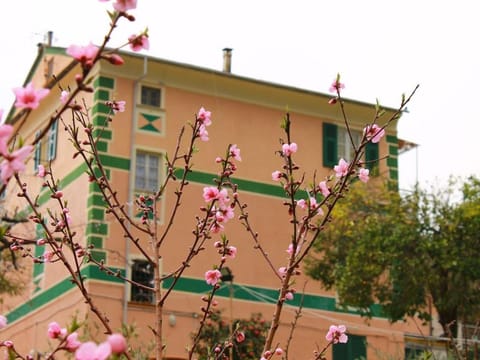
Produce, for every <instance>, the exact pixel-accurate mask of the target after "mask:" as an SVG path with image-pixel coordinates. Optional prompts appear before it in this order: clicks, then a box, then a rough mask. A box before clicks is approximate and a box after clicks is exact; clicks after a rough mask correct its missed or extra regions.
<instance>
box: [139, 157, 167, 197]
mask: <svg viewBox="0 0 480 360" xmlns="http://www.w3.org/2000/svg"><path fill="white" fill-rule="evenodd" d="M139 154H143V155H146V162H145V172H146V174H145V187H143V188H142V187H139V186H138V183H137V174H138V170H139V169H138V164H139V161H138V160H139V158H138V155H139ZM150 157H156V158H157V159H158V162H157V179H156V180H157V184H156V185H157V186H156V188H154V189H149V188H148V182H149V174H150V171H151V168H150V166H149V160H148V159H149V158H150ZM162 160H163V154H162V153H157V152H153V151H148V150H144V149H136V150H135V169H134V172H133V188H134V191H135V193H137V194H138V193H142V194H151V193H154V192H155V191H157V190H158V188H159V187H160V184H161V180H162V178H163V175H164V173H163V168H162Z"/></svg>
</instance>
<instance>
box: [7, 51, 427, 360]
mask: <svg viewBox="0 0 480 360" xmlns="http://www.w3.org/2000/svg"><path fill="white" fill-rule="evenodd" d="M226 52H227V57H226V59H227V60H228V59H229V57H228V50H226ZM122 57H123V58H124V60H125V64H124V65H123V66H120V67H118V66H114V65H111V64H109V63H108V62H101V64H98V65H97V66H96V67H95V68H94V71H93V77H92V81H91V85H92V87H93V91H92V92H91V93H83V94H82V104H85V105H86V107H88V108H89V109H90V114H91V121H92V123H93V124H94V125H95V126H96V130H95V134H96V135H98V143H97V145H98V149H99V150H100V152H101V159H102V160H103V162H104V165H105V167H106V169H107V173H108V176H109V178H110V180H111V181H112V183H113V184H114V186H115V188H116V189H117V190H118V196H119V201H120V202H121V203H122V204H126V205H125V206H126V207H127V208H128V211H129V213H130V214H131V215H133V216H135V215H136V214H135V211H136V209H135V207H134V205H133V203H134V198H135V195H136V194H139V193H145V192H148V191H150V190H151V189H152V188H154V187H157V186H158V184H159V183H160V182H161V179H162V177H164V176H165V171H166V170H165V168H164V166H163V164H164V162H165V156H166V153H167V152H168V153H169V154H170V153H172V151H173V150H174V148H175V145H176V142H177V136H178V131H179V128H180V127H181V126H182V125H183V124H184V123H185V122H186V121H188V120H192V119H194V116H195V115H194V114H195V113H196V112H197V111H198V109H199V108H200V107H201V106H203V107H205V108H207V109H208V110H210V111H212V114H213V117H212V119H213V122H214V124H213V125H212V126H211V127H209V135H210V141H209V142H206V143H201V144H199V152H198V154H196V155H195V161H194V163H195V170H194V172H193V173H191V174H190V177H189V180H190V185H189V186H188V187H187V188H186V189H185V198H184V200H183V201H182V202H183V207H182V210H181V217H180V218H178V219H177V221H176V224H177V226H175V228H174V230H173V233H172V234H171V235H170V237H169V240H168V241H166V242H165V244H164V246H163V248H162V254H163V256H162V259H161V267H162V269H163V272H164V273H169V272H171V271H173V270H174V269H175V268H176V266H178V264H179V263H181V261H182V259H183V258H184V256H185V253H184V252H183V251H182V250H183V249H187V248H188V246H189V244H190V241H191V233H192V230H193V228H194V225H195V223H194V219H195V215H197V214H198V213H199V211H200V210H199V209H200V207H201V206H202V205H203V204H204V203H203V199H202V189H203V187H204V186H205V185H206V184H208V185H211V184H212V179H213V178H214V177H215V176H216V174H217V172H218V171H219V169H218V164H216V163H215V158H216V157H217V156H222V155H223V154H224V153H225V151H226V149H227V145H228V144H237V145H238V147H239V148H240V149H241V151H242V158H243V161H242V162H241V163H239V166H238V171H237V173H236V179H237V180H238V185H239V193H240V194H241V197H242V199H243V201H244V202H246V203H247V204H249V208H248V209H249V214H250V217H251V219H252V221H253V223H254V227H255V231H256V232H258V234H259V236H260V241H262V244H263V246H264V247H265V249H266V251H267V252H268V253H269V254H270V259H271V261H272V263H273V264H275V265H278V266H282V264H283V263H284V262H285V258H286V255H285V249H286V248H287V246H288V244H289V242H290V238H289V235H288V234H289V227H288V217H287V213H286V211H285V208H284V206H282V198H283V196H284V193H283V191H282V189H281V187H279V186H278V184H277V183H274V182H273V181H272V178H271V174H272V171H274V170H276V169H278V167H280V166H281V162H280V159H279V158H278V156H276V155H275V151H276V150H278V149H279V147H280V146H279V138H281V137H283V136H284V134H283V133H282V131H281V129H280V126H279V125H280V122H281V119H282V118H283V116H284V114H285V111H286V109H288V111H289V113H290V115H291V119H292V123H293V125H292V126H293V137H294V140H295V141H296V142H298V144H299V147H300V149H301V151H299V152H298V153H297V154H296V155H297V156H296V159H297V161H298V164H300V165H301V166H302V170H304V171H305V173H306V174H307V176H311V175H312V174H313V171H314V170H315V169H317V175H316V176H317V178H318V179H320V178H323V177H325V176H327V175H328V174H330V173H331V168H332V167H333V165H335V164H336V163H337V161H338V159H339V158H340V157H343V158H345V159H346V160H347V161H348V160H349V157H350V156H351V146H350V143H349V141H348V134H347V132H346V130H345V127H344V125H343V119H342V117H341V113H340V110H339V109H338V107H336V106H330V105H328V100H329V99H330V96H329V95H325V94H321V93H316V92H312V91H307V90H302V89H298V88H293V87H289V86H284V85H278V84H274V83H268V82H263V81H258V80H254V79H249V78H244V77H240V76H236V75H234V74H232V73H231V72H230V71H229V66H228V61H226V66H225V68H224V71H216V70H211V69H204V68H199V67H195V66H191V65H186V64H180V63H175V62H171V61H166V60H162V59H158V58H153V57H148V56H142V55H137V54H129V53H125V54H122ZM78 72H79V66H78V65H76V64H75V62H72V59H71V58H70V57H68V56H66V55H65V49H63V48H57V47H51V46H41V47H40V49H39V54H38V57H37V59H36V60H35V62H34V64H33V66H32V69H31V71H30V73H29V74H28V76H27V80H26V82H29V81H33V83H34V84H35V85H36V87H40V86H44V84H45V83H47V84H51V85H52V84H54V85H53V87H52V91H51V93H50V95H49V96H48V97H47V98H46V99H44V101H43V102H42V104H41V106H40V107H39V108H38V109H37V110H35V111H34V112H32V114H31V116H30V117H29V118H28V119H27V121H25V122H24V124H23V125H22V128H21V131H20V132H21V134H22V136H23V137H24V138H25V139H26V140H27V141H33V139H35V136H38V134H39V131H41V129H42V126H43V127H44V126H45V124H46V123H47V122H48V120H49V119H50V114H52V112H54V111H55V109H57V108H58V107H59V96H60V88H59V87H58V85H61V87H62V88H64V89H65V88H68V87H72V88H73V87H75V74H77V73H78ZM53 75H55V78H54V77H53ZM109 100H125V101H126V104H127V110H126V111H125V112H121V113H117V114H116V115H115V116H114V117H113V120H112V121H109V116H110V111H111V110H110V108H109V107H108V106H106V105H105V102H106V101H109ZM83 101H84V102H83ZM347 106H348V109H349V113H350V114H352V116H351V119H350V120H351V127H352V129H353V132H352V134H353V136H354V137H359V136H360V135H361V131H362V129H363V127H364V124H365V123H367V122H368V121H369V120H370V119H371V116H372V114H373V111H374V110H373V109H374V107H373V106H372V105H370V104H366V103H361V102H357V101H351V100H348V101H347ZM392 111H393V110H392V109H387V112H388V113H390V114H391V113H392ZM68 116H70V115H69V114H65V115H64V119H65V122H67V121H69V120H67V117H68ZM9 121H10V122H11V123H13V124H14V125H15V126H19V124H20V123H21V122H22V120H21V116H19V115H18V114H14V113H12V114H10V120H9ZM64 127H65V124H64V123H62V122H60V123H57V124H56V126H54V127H52V129H51V130H50V132H49V134H48V136H47V137H46V138H44V139H42V141H41V142H39V143H38V144H37V146H36V149H35V155H34V156H33V157H32V159H31V160H30V162H29V163H28V165H27V171H26V173H25V176H26V179H27V180H29V191H32V192H33V193H34V194H37V193H38V194H39V198H38V203H39V205H40V209H42V211H44V212H46V209H47V208H49V207H50V206H52V205H51V203H50V200H51V197H50V193H49V192H48V191H47V190H46V189H44V188H42V186H41V185H42V180H41V179H39V178H38V177H36V176H35V174H36V167H37V166H38V164H40V163H42V164H48V163H49V162H51V163H52V167H53V168H54V169H55V176H56V178H58V179H59V180H60V188H61V189H62V191H63V193H64V198H65V199H69V203H68V206H69V210H70V214H71V216H72V219H73V222H72V227H73V229H74V230H75V231H76V239H77V240H76V241H78V242H79V243H81V244H88V245H91V246H92V247H93V250H92V254H93V255H94V256H95V258H96V259H99V260H103V261H104V263H105V265H106V266H108V267H109V268H110V269H112V270H113V271H114V272H118V273H119V274H121V275H122V276H127V277H128V278H131V279H134V280H136V281H139V282H142V283H149V282H151V280H152V279H151V273H150V270H149V266H148V264H147V263H146V262H145V261H144V260H142V257H141V254H140V252H139V251H138V250H137V249H136V248H135V247H134V246H133V245H132V244H130V243H129V242H126V241H125V239H124V235H123V231H122V229H121V228H120V227H119V226H118V225H117V224H116V223H115V222H114V221H113V220H112V218H111V215H109V214H106V213H105V206H104V200H103V198H102V196H101V193H100V189H99V188H98V187H97V186H95V185H94V184H91V183H89V181H88V176H87V175H86V173H85V172H86V166H85V164H84V163H83V162H82V161H81V159H80V157H73V154H74V150H73V148H72V146H71V144H70V142H69V139H68V136H67V133H66V132H65V131H64ZM380 154H381V155H389V157H388V159H386V160H382V161H380V163H379V165H378V171H379V173H380V174H382V175H384V176H387V177H389V178H391V179H397V177H398V169H397V154H398V139H397V136H396V124H392V126H391V127H389V128H388V130H387V136H386V137H385V138H384V139H383V140H382V141H381V142H380V143H379V144H378V145H376V146H372V147H370V148H369V149H368V151H367V153H366V157H367V160H368V158H369V159H377V158H379V155H380ZM15 193H16V191H15V190H14V189H13V186H12V184H10V185H9V187H8V188H7V192H6V200H5V201H4V204H3V206H4V208H5V209H7V210H12V209H13V207H15V206H19V202H18V201H19V200H18V199H17V198H16V197H15V196H14V194H15ZM161 201H162V203H161V206H160V209H161V211H160V212H161V213H160V218H161V221H160V225H161V226H166V222H165V219H167V217H168V215H169V209H171V206H172V204H173V203H174V201H175V195H174V191H173V190H172V191H169V192H167V194H166V195H165V196H164V197H163V198H162V200H161ZM22 206H23V207H22ZM20 209H22V211H24V214H25V215H28V210H27V209H26V207H25V205H21V207H20ZM53 209H54V208H52V211H55V210H53ZM15 231H17V232H18V233H20V234H24V235H25V236H26V237H28V236H30V237H31V236H32V235H31V234H34V233H35V232H36V236H35V237H36V238H39V237H41V236H42V231H41V229H40V227H38V226H37V227H36V228H35V227H34V226H33V225H32V224H31V223H28V224H19V225H17V226H16V228H15ZM227 234H228V237H229V239H231V241H232V244H234V245H235V246H236V247H237V248H238V257H237V258H236V259H235V261H232V262H229V263H228V267H229V268H230V270H231V271H232V273H233V275H234V278H233V281H232V282H231V283H227V282H225V283H224V285H223V286H222V289H221V290H220V291H219V302H220V304H219V308H221V309H224V310H225V314H231V316H233V317H234V318H247V317H249V316H250V314H251V313H254V312H261V313H263V314H264V316H265V318H266V319H267V320H268V319H269V318H270V316H271V313H272V311H273V307H272V304H273V303H275V301H276V296H277V294H278V283H276V282H275V280H274V279H273V277H272V276H271V269H270V267H269V266H268V264H266V262H265V261H263V260H262V257H261V256H260V254H259V253H258V251H257V250H255V249H254V243H253V242H252V240H251V239H250V238H249V237H248V235H247V234H246V233H245V231H244V229H243V227H242V226H241V225H240V224H238V223H237V224H234V223H232V224H231V225H230V223H229V224H228V229H227ZM141 241H142V242H144V243H146V240H144V239H142V240H141ZM43 252H44V248H43V247H41V246H33V247H32V253H33V254H34V255H35V256H41V255H42V254H43ZM217 260H218V254H217V253H216V252H215V249H214V248H213V246H207V247H206V248H205V250H204V251H202V252H201V253H200V254H199V256H198V257H197V258H196V259H195V261H194V263H192V266H191V267H190V268H188V270H187V271H186V273H185V276H184V277H183V278H182V280H181V281H180V282H179V283H178V284H177V286H176V288H175V291H174V292H172V294H171V298H170V300H169V302H167V304H166V306H165V309H164V311H165V324H168V325H167V326H166V327H165V338H164V341H165V343H166V344H167V346H166V349H165V354H166V357H167V358H168V359H184V358H186V352H185V348H186V346H188V344H189V336H190V332H191V331H193V330H194V329H195V328H196V327H197V326H198V323H199V314H200V308H201V306H202V301H201V299H200V298H201V295H202V294H203V293H205V292H207V291H208V290H209V289H210V286H209V285H207V284H206V283H205V279H204V273H205V271H206V270H207V269H210V268H211V266H212V263H215V262H216V261H217ZM23 265H24V266H26V267H29V269H28V275H29V276H27V277H29V278H27V279H26V280H25V281H26V288H25V292H24V293H23V294H22V295H21V296H18V297H14V298H10V299H6V300H5V301H4V303H3V304H1V305H0V306H1V311H2V313H4V314H7V317H8V320H9V326H8V327H7V328H6V329H4V330H3V331H2V333H0V336H1V338H5V339H7V338H8V339H11V340H14V341H15V343H16V345H17V348H18V349H19V350H20V351H22V352H23V353H27V352H31V353H32V354H37V353H39V354H41V353H43V352H45V351H47V350H48V345H47V344H46V340H45V339H46V336H45V335H46V329H47V326H48V323H49V322H51V321H53V320H55V321H57V322H59V323H60V324H66V323H68V322H69V321H70V320H71V318H72V315H73V314H76V315H77V317H78V318H79V319H84V318H85V316H87V315H88V314H89V315H88V319H89V321H94V320H92V319H93V317H92V314H91V313H90V312H89V309H88V307H87V305H86V304H85V303H84V301H83V298H82V297H81V296H80V295H79V294H78V292H77V290H76V289H75V288H74V286H73V284H72V283H71V282H70V281H69V276H68V274H67V273H66V271H65V269H64V267H63V265H62V264H60V263H58V262H56V263H47V264H44V263H35V264H32V263H31V261H30V262H29V261H26V260H24V262H23ZM30 268H31V269H30ZM82 273H83V274H84V275H85V277H86V282H87V285H88V288H89V291H90V293H91V295H92V298H93V299H94V300H95V302H96V304H97V306H98V308H100V309H108V314H109V319H110V324H111V326H112V328H114V329H119V328H120V326H121V324H122V323H127V324H135V325H136V327H137V330H138V332H139V338H138V339H139V340H138V341H139V344H140V343H142V344H146V343H147V342H148V338H149V337H150V334H151V332H150V330H149V329H148V324H151V322H152V319H153V314H154V308H153V306H152V305H151V302H152V301H153V298H152V295H151V294H150V293H148V292H145V291H142V289H136V288H134V287H131V286H130V285H129V284H128V283H127V282H124V281H122V280H121V279H119V278H118V277H115V276H109V275H107V274H106V273H105V272H102V271H100V270H99V269H98V267H97V266H95V265H93V264H84V265H83V267H82ZM30 275H31V276H30ZM301 281H303V278H300V280H298V282H299V284H298V287H303V283H302V284H300V282H301ZM168 285H169V283H168V281H166V282H165V285H164V286H168ZM230 297H231V298H230ZM299 301H300V296H297V297H295V298H294V300H293V301H291V302H290V304H291V305H293V306H291V307H289V308H288V309H287V310H286V316H285V317H284V319H283V322H282V326H281V329H280V336H279V341H284V340H285V338H286V336H287V334H288V331H289V323H290V322H291V321H292V319H293V317H294V310H295V306H294V305H298V304H299ZM336 304H337V303H336V298H335V293H332V292H326V291H324V290H322V289H321V287H320V286H319V284H318V283H316V282H315V281H313V280H309V281H308V282H306V283H305V296H304V300H303V307H304V310H303V315H302V318H301V319H300V322H299V324H298V328H297V332H296V333H295V342H294V343H293V344H292V347H291V350H290V351H291V353H290V354H291V358H292V359H305V358H309V357H310V356H311V354H312V352H313V351H314V350H316V345H315V344H319V346H320V347H321V346H322V344H324V335H325V333H326V331H327V329H328V326H329V325H330V324H332V323H337V324H338V323H343V324H345V325H347V327H348V329H349V335H350V341H349V343H348V344H347V345H342V346H343V347H342V348H337V347H336V348H335V350H334V351H333V353H332V352H330V354H329V356H330V357H331V358H333V359H340V358H342V359H343V358H347V357H348V358H349V359H350V358H351V359H353V358H354V357H357V356H361V355H363V356H366V358H368V359H377V358H383V357H384V356H385V357H386V356H387V355H388V356H398V357H399V358H401V357H403V354H404V334H405V333H407V332H408V333H417V332H418V330H417V327H416V325H415V324H414V323H413V322H405V323H399V324H394V325H392V324H390V323H389V322H388V320H387V319H386V318H383V317H382V316H381V313H380V311H379V309H377V310H378V311H377V312H375V315H376V316H374V317H373V318H372V319H371V320H370V321H369V323H368V324H367V323H366V322H365V321H364V319H362V318H361V317H360V316H359V315H358V313H357V312H356V311H355V309H351V310H349V311H345V310H342V309H339V308H338V306H337V305H336ZM90 329H91V334H92V336H97V338H98V339H99V340H101V338H102V337H101V336H102V335H101V330H98V329H97V330H95V327H94V326H91V327H90ZM95 331H96V332H95ZM367 344H368V345H367ZM145 346H147V345H145Z"/></svg>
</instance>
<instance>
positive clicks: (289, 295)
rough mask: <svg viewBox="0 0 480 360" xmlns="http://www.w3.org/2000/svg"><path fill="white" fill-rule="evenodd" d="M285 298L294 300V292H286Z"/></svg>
mask: <svg viewBox="0 0 480 360" xmlns="http://www.w3.org/2000/svg"><path fill="white" fill-rule="evenodd" d="M285 300H293V293H292V292H291V291H289V292H287V293H286V294H285Z"/></svg>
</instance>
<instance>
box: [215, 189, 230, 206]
mask: <svg viewBox="0 0 480 360" xmlns="http://www.w3.org/2000/svg"><path fill="white" fill-rule="evenodd" d="M217 200H218V202H219V204H220V206H225V204H226V203H227V202H228V201H229V200H230V199H229V197H228V191H227V189H221V190H220V191H219V192H218V195H217Z"/></svg>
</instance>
